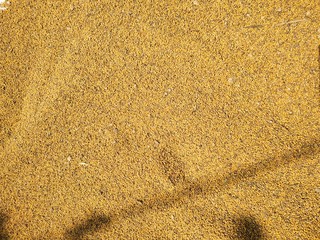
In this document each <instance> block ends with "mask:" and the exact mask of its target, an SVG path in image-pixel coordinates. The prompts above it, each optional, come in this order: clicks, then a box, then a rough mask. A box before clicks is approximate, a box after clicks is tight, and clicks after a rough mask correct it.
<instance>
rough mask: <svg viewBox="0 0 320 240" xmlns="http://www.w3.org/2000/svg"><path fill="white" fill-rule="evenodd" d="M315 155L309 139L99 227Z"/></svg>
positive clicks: (318, 149) (317, 146)
mask: <svg viewBox="0 0 320 240" xmlns="http://www.w3.org/2000/svg"><path fill="white" fill-rule="evenodd" d="M318 153H320V139H312V140H310V141H308V142H305V143H303V144H302V145H301V146H300V147H299V148H296V149H293V150H292V151H290V152H287V153H285V154H283V155H280V156H275V157H270V158H267V159H264V160H262V161H259V162H257V163H254V164H251V165H249V166H247V167H244V168H242V169H238V170H235V171H233V172H231V173H228V174H226V175H224V176H222V177H219V178H216V179H213V178H212V177H211V176H207V177H206V178H205V179H203V180H200V181H197V182H184V183H183V184H181V186H180V187H178V186H177V187H176V190H175V191H174V192H173V193H166V192H161V193H159V194H158V195H157V197H155V198H152V199H149V200H143V201H139V203H137V204H134V205H131V206H128V207H126V208H124V209H122V210H119V211H116V212H114V213H113V214H110V215H108V216H105V215H101V216H103V218H104V219H108V221H105V222H104V224H103V226H110V224H115V223H117V222H120V221H121V219H125V218H130V217H134V216H137V215H141V214H144V213H146V212H148V211H152V210H160V209H163V208H168V207H170V206H173V205H174V204H176V203H183V202H185V201H186V200H188V199H192V198H195V197H197V196H199V195H206V194H218V193H219V192H221V191H223V190H226V189H228V188H229V187H231V186H233V185H236V184H238V183H240V182H241V181H244V180H246V179H249V178H253V177H255V176H257V175H258V174H261V173H263V172H267V171H272V170H275V169H277V168H280V167H284V166H286V165H288V164H289V163H294V162H298V161H299V160H300V159H301V158H302V157H311V156H314V155H316V154H318ZM141 203H142V204H141ZM90 221H91V220H90V219H88V220H87V222H90ZM82 226H85V227H82ZM74 229H82V230H81V234H80V235H77V236H78V239H80V237H79V236H84V235H85V234H88V233H92V232H94V231H95V227H91V225H90V224H84V225H83V224H81V225H78V226H76V227H75V228H74ZM98 229H100V228H98ZM69 232H70V230H69ZM71 232H72V231H71Z"/></svg>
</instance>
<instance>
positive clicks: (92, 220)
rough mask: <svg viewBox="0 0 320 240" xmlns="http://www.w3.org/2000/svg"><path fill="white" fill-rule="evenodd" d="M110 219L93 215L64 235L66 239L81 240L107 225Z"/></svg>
mask: <svg viewBox="0 0 320 240" xmlns="http://www.w3.org/2000/svg"><path fill="white" fill-rule="evenodd" d="M109 221H110V219H109V218H108V217H107V216H105V215H103V214H93V215H92V216H90V217H89V218H88V219H87V220H85V221H84V222H83V223H81V224H79V225H77V226H75V227H74V228H72V229H69V230H68V231H67V232H66V233H65V238H66V239H71V240H77V239H82V238H83V237H84V236H85V235H88V234H90V233H94V232H96V231H98V230H99V229H100V228H102V227H103V226H105V225H106V224H108V223H109Z"/></svg>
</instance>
